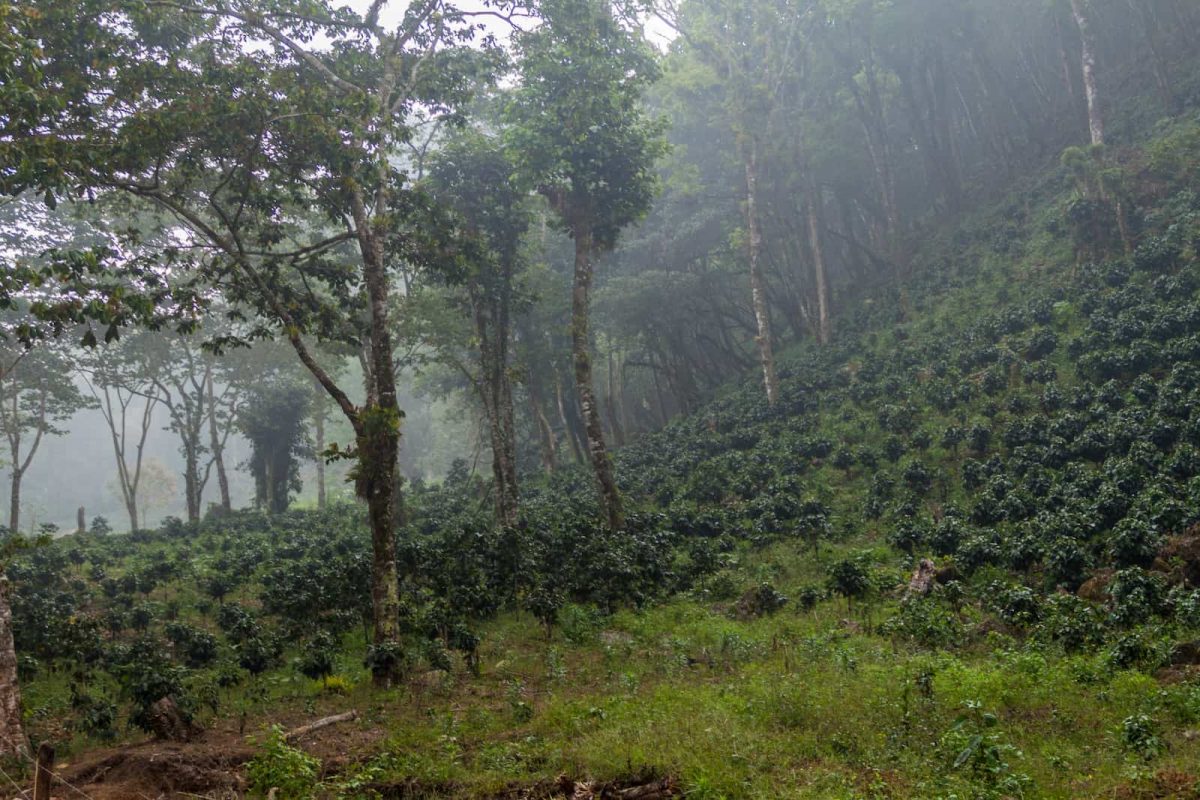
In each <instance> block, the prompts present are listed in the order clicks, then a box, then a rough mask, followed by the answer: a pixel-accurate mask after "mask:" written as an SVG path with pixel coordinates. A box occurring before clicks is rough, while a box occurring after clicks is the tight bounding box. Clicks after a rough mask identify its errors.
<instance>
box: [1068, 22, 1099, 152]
mask: <svg viewBox="0 0 1200 800" xmlns="http://www.w3.org/2000/svg"><path fill="white" fill-rule="evenodd" d="M1071 14H1072V16H1074V17H1075V25H1076V27H1078V28H1079V41H1080V50H1081V53H1082V61H1083V91H1084V95H1085V96H1086V97H1087V109H1088V130H1089V132H1090V133H1091V137H1092V144H1094V145H1101V144H1104V117H1103V114H1102V112H1101V110H1100V92H1099V90H1098V89H1097V88H1096V43H1095V41H1094V40H1093V39H1092V29H1091V20H1089V19H1088V15H1087V8H1086V6H1085V0H1071Z"/></svg>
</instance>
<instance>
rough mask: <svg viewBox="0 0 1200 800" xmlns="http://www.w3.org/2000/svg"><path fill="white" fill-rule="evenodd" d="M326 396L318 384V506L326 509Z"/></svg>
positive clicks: (316, 430)
mask: <svg viewBox="0 0 1200 800" xmlns="http://www.w3.org/2000/svg"><path fill="white" fill-rule="evenodd" d="M324 402H325V397H324V395H323V394H322V392H321V385H320V384H317V396H316V399H315V402H314V403H313V406H314V414H313V428H314V429H315V435H316V440H317V442H316V443H317V508H318V509H320V510H322V511H324V510H325V504H326V497H325V455H324V454H325V408H324V406H323V403H324Z"/></svg>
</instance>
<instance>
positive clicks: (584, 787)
mask: <svg viewBox="0 0 1200 800" xmlns="http://www.w3.org/2000/svg"><path fill="white" fill-rule="evenodd" d="M368 788H370V789H371V790H373V791H375V792H377V793H378V794H379V796H380V797H381V798H383V800H415V799H416V798H427V799H428V800H434V799H435V798H466V797H473V798H476V800H667V798H673V797H680V796H682V793H681V792H680V790H679V788H678V786H677V784H676V782H675V780H674V779H673V778H670V777H667V778H662V777H657V776H655V775H653V774H646V775H635V776H632V777H628V778H619V779H617V780H612V781H595V782H593V781H580V780H575V779H574V778H568V777H566V776H565V775H562V776H559V777H557V778H547V779H544V780H540V781H535V782H534V783H528V782H526V783H513V784H511V785H509V786H507V787H505V788H504V789H501V790H500V791H499V792H494V793H492V794H488V795H473V794H470V793H469V792H468V791H467V790H465V789H463V788H462V787H460V786H457V785H455V784H453V783H430V782H427V781H417V780H403V781H395V782H390V783H379V784H374V785H372V786H370V787H368Z"/></svg>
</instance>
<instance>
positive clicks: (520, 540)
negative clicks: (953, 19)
mask: <svg viewBox="0 0 1200 800" xmlns="http://www.w3.org/2000/svg"><path fill="white" fill-rule="evenodd" d="M1115 161H1116V163H1117V164H1118V165H1119V166H1118V167H1117V169H1119V171H1120V176H1121V181H1122V186H1123V187H1124V188H1123V189H1122V192H1123V193H1124V194H1123V197H1124V198H1125V204H1124V210H1122V211H1119V212H1118V213H1121V214H1128V218H1127V220H1126V223H1127V224H1128V226H1129V227H1130V229H1131V231H1132V235H1134V236H1135V237H1136V244H1135V245H1133V246H1131V247H1130V248H1129V251H1128V252H1127V253H1122V248H1121V245H1120V243H1119V242H1118V241H1116V240H1114V242H1113V245H1114V246H1113V247H1111V248H1105V255H1104V257H1103V258H1099V259H1094V258H1091V257H1089V254H1088V250H1087V245H1088V244H1089V243H1092V244H1094V243H1095V235H1096V234H1095V232H1096V231H1097V230H1106V231H1107V230H1112V229H1114V228H1115V223H1114V222H1113V221H1112V219H1113V218H1112V214H1113V213H1114V208H1113V204H1112V203H1111V202H1110V200H1108V199H1102V198H1101V197H1100V196H1099V195H1097V194H1089V189H1088V186H1089V181H1090V180H1091V179H1092V172H1090V171H1091V170H1093V167H1094V166H1095V163H1096V162H1095V161H1094V154H1093V153H1092V152H1091V151H1088V150H1086V149H1080V150H1073V151H1069V152H1068V153H1067V154H1066V155H1065V156H1064V158H1063V161H1062V164H1061V165H1060V166H1059V167H1058V168H1057V169H1056V170H1052V171H1050V172H1049V173H1047V174H1045V175H1043V176H1042V177H1041V178H1040V179H1039V180H1038V181H1037V182H1034V183H1031V184H1030V185H1027V186H1022V187H1020V189H1019V190H1014V193H1013V195H1012V197H1011V198H1009V199H1008V200H1006V201H1003V202H1001V203H999V204H997V205H996V206H994V207H992V208H990V209H988V210H987V211H985V212H980V213H979V214H977V215H976V216H974V217H973V218H971V219H969V220H967V221H966V222H965V223H963V224H962V225H959V226H956V227H955V228H953V229H949V230H946V231H944V232H943V233H942V234H941V235H940V236H939V237H938V238H936V239H933V240H931V241H929V242H928V243H927V244H926V245H925V246H924V248H923V249H922V252H921V255H920V256H919V258H918V259H917V261H918V264H919V265H918V267H917V268H914V270H913V275H914V277H912V278H910V279H906V280H905V281H904V282H903V283H901V282H899V281H897V282H895V283H892V284H889V285H887V286H885V287H884V288H882V289H879V290H876V291H873V292H871V293H868V294H866V295H864V296H863V297H862V298H861V299H860V300H859V301H858V302H857V304H856V305H855V306H854V307H853V308H851V309H849V310H847V311H846V312H845V313H844V314H843V315H842V316H841V317H840V318H839V319H838V320H837V321H836V330H835V333H836V335H835V336H834V338H833V341H832V343H831V344H829V345H828V346H825V347H818V346H816V344H815V343H812V344H802V345H799V346H796V347H794V348H792V349H791V350H789V351H787V352H785V353H782V354H780V357H779V364H778V377H779V390H780V391H779V399H778V402H776V403H775V404H773V405H770V404H768V402H767V398H766V397H765V396H764V394H763V392H762V387H761V384H760V382H759V379H758V378H756V377H749V378H747V379H746V380H745V381H744V382H742V383H735V384H730V385H728V386H726V387H724V388H723V389H722V390H721V391H720V392H719V393H718V396H717V398H716V399H715V400H713V401H712V402H710V403H709V404H707V405H705V406H703V407H701V408H700V409H699V410H698V411H696V412H694V413H692V414H690V415H687V416H681V417H678V418H677V419H676V420H674V421H673V422H671V423H670V424H669V425H667V426H666V427H665V428H663V429H662V430H661V431H658V432H655V433H648V434H645V435H643V436H641V437H639V438H638V439H636V440H635V441H634V442H632V443H630V444H628V445H626V446H624V447H621V448H619V449H617V450H615V451H614V453H613V464H614V473H615V477H616V481H617V484H618V486H619V488H620V490H621V492H622V495H623V497H624V499H625V505H626V508H625V520H624V527H623V529H622V530H619V531H614V530H612V529H611V528H610V527H609V526H608V525H606V524H604V523H603V522H602V521H601V520H602V519H603V514H602V512H601V509H600V508H599V506H598V504H597V500H596V498H595V492H594V491H593V489H592V483H591V480H592V477H591V475H590V473H589V472H588V471H587V470H586V468H585V467H584V466H582V465H578V466H574V467H570V466H568V467H564V468H560V469H559V470H558V471H556V472H554V473H553V474H551V475H545V476H542V477H540V478H538V479H537V481H536V482H535V481H534V480H532V479H530V480H526V482H525V485H524V487H523V489H522V498H521V507H520V512H519V519H518V522H517V524H516V525H513V526H503V527H499V528H498V527H497V526H496V525H495V524H494V518H493V515H492V511H493V509H492V503H493V498H492V496H491V491H492V489H491V485H490V483H488V482H486V481H484V480H483V479H481V478H479V477H477V476H476V475H474V474H473V473H472V471H471V470H470V469H469V468H468V466H467V465H466V464H465V463H461V462H460V463H457V464H456V465H455V468H454V469H452V470H451V473H450V475H449V476H448V477H447V478H446V479H445V480H444V481H442V482H440V483H437V484H432V485H424V484H421V483H419V482H418V483H417V484H415V485H412V486H411V487H410V488H409V492H408V494H407V495H406V498H405V503H406V508H405V514H406V521H405V523H404V524H403V525H402V526H400V529H399V533H398V535H397V537H396V548H397V557H398V562H399V565H400V566H399V573H400V589H401V591H400V609H401V613H400V619H401V632H402V636H401V638H400V644H399V645H398V646H396V647H394V648H391V649H388V648H380V647H378V646H375V647H368V645H369V643H370V641H371V636H370V634H371V629H370V623H371V613H372V605H371V597H370V594H369V591H368V589H369V586H370V583H371V581H370V575H371V569H372V560H371V531H370V528H369V526H368V524H367V520H366V517H365V514H364V511H363V509H362V507H361V506H359V505H356V504H340V505H339V504H335V505H331V506H330V507H329V508H327V509H326V510H323V511H301V510H292V511H287V512H283V513H278V514H267V513H263V512H233V513H225V514H213V515H210V516H209V517H208V518H206V519H204V520H203V521H200V522H190V523H189V522H182V521H178V520H172V521H168V523H167V524H165V525H163V526H162V527H161V528H159V529H158V530H155V531H137V532H135V533H133V534H130V535H117V534H113V533H110V532H109V531H108V525H107V523H105V521H104V520H96V521H94V522H93V523H92V524H91V526H90V530H88V531H86V532H82V533H77V534H74V535H69V536H63V537H60V538H58V539H56V540H54V541H53V542H51V543H48V544H45V545H44V546H41V547H37V548H34V549H31V550H29V551H27V552H24V553H22V554H20V555H19V556H17V557H16V559H15V560H14V561H13V563H12V564H11V565H10V566H9V567H8V569H7V574H8V576H9V579H10V580H11V581H12V584H13V593H12V607H13V616H14V626H13V627H14V631H15V635H16V648H17V652H18V653H19V658H20V662H19V666H20V671H21V678H22V682H23V687H24V699H25V706H26V716H27V724H28V726H29V729H30V731H31V735H32V736H33V738H34V739H35V740H36V739H53V740H56V741H58V742H60V743H61V742H64V741H68V740H69V741H70V742H71V745H70V747H71V748H72V749H73V750H74V751H76V752H79V751H83V750H86V749H88V748H91V747H95V746H97V745H99V744H101V743H104V742H113V741H118V740H124V739H126V738H128V737H131V736H135V735H137V731H138V729H139V727H144V726H145V725H146V722H147V714H148V713H149V707H150V705H152V704H153V703H154V702H155V701H157V700H159V699H160V698H162V697H164V696H167V697H171V698H173V699H174V700H175V701H176V703H178V705H179V706H180V708H181V709H182V710H183V711H184V712H185V713H186V714H187V715H189V716H190V717H192V718H193V719H195V720H197V721H199V722H202V723H206V724H207V723H210V722H212V721H213V720H218V719H219V720H238V723H239V728H240V729H241V731H242V732H243V733H244V734H245V735H248V736H252V737H254V740H255V741H256V742H258V743H259V746H260V750H259V755H258V756H257V757H256V759H255V760H254V761H253V762H251V765H250V767H249V768H248V770H247V772H248V775H249V777H250V780H251V782H252V784H253V785H254V787H255V788H257V789H259V790H262V791H263V792H264V793H265V791H266V790H267V789H269V788H271V787H283V786H285V785H286V786H288V787H289V789H288V790H287V792H286V794H287V796H289V797H303V796H306V795H312V794H318V793H321V792H324V793H328V794H337V795H340V796H346V797H372V796H377V793H378V792H379V791H380V787H382V786H385V785H388V782H389V781H401V780H412V781H416V785H417V786H418V787H420V790H421V791H426V792H427V793H428V794H429V795H431V796H455V795H456V794H459V795H466V796H479V795H480V794H482V793H485V792H489V791H499V790H500V789H502V788H504V787H505V786H508V785H510V784H512V783H513V782H517V781H533V780H538V779H544V778H553V777H554V776H556V775H559V774H569V775H589V776H596V777H599V778H612V777H616V776H620V775H623V774H627V773H629V772H631V771H636V770H644V769H650V770H654V771H656V772H658V773H659V774H664V775H668V774H669V775H673V776H676V777H677V778H678V780H679V781H680V782H681V786H682V789H683V792H684V794H685V796H687V797H694V798H732V797H760V798H767V797H847V798H850V797H854V798H876V797H880V798H882V797H942V798H951V797H959V798H963V797H978V798H992V797H994V798H1001V797H1122V798H1125V797H1128V798H1142V797H1147V798H1149V797H1197V796H1200V773H1198V772H1197V770H1196V764H1197V763H1200V679H1198V677H1197V665H1198V664H1200V302H1198V292H1200V192H1198V191H1197V188H1196V183H1195V178H1196V177H1197V175H1200V121H1197V120H1194V119H1186V118H1183V119H1180V120H1177V121H1175V122H1172V123H1165V124H1164V125H1162V126H1160V127H1159V128H1158V129H1157V130H1155V131H1154V133H1153V135H1152V136H1150V137H1149V138H1147V139H1146V140H1145V141H1144V142H1142V143H1141V144H1139V145H1138V146H1136V147H1134V146H1130V147H1128V148H1126V149H1124V150H1122V151H1120V152H1118V153H1117V154H1116V155H1115ZM1111 168H1112V167H1106V169H1111ZM1112 235H1113V236H1114V237H1115V236H1116V233H1115V231H1114V232H1113V233H1112ZM925 559H928V560H929V562H930V564H929V565H927V570H928V572H929V582H928V586H913V587H909V582H910V576H912V575H913V573H914V571H916V570H918V569H919V567H920V565H921V562H922V561H923V560H925ZM364 654H366V660H365V661H364ZM380 659H384V660H387V661H388V663H389V666H390V668H391V671H394V672H395V673H396V674H399V675H400V676H402V677H401V680H400V682H399V683H398V684H397V685H395V686H394V687H392V688H388V689H380V688H377V687H373V686H372V685H371V675H372V674H373V673H374V674H378V673H379V669H378V667H379V664H378V661H379V660H380ZM281 708H289V709H293V710H303V711H304V712H305V713H307V714H316V713H318V712H330V713H331V712H332V711H336V710H344V709H347V708H356V709H358V710H359V711H360V713H361V715H362V717H361V718H360V721H359V722H357V723H353V724H355V725H359V726H363V727H369V728H373V729H381V730H383V731H385V734H384V737H383V739H382V740H381V741H380V742H379V743H378V746H377V747H376V748H375V752H374V753H373V754H372V755H371V756H370V757H368V758H364V759H363V760H360V761H355V762H354V763H351V764H348V765H347V764H343V765H340V766H339V767H338V768H336V769H325V768H323V767H322V765H321V764H319V763H317V762H316V761H314V760H312V759H311V757H307V756H304V754H303V753H302V752H300V751H299V750H296V749H295V748H292V747H290V746H289V745H288V744H287V743H286V742H285V741H283V739H282V738H281V734H280V733H279V732H275V733H271V732H269V731H268V730H267V724H268V722H269V721H270V720H271V719H272V718H273V717H274V716H277V715H278V714H279V709H281ZM288 781H290V782H291V783H288ZM373 792H374V793H376V794H373Z"/></svg>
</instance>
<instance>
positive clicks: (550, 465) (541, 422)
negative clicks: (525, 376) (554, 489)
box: [525, 375, 558, 472]
mask: <svg viewBox="0 0 1200 800" xmlns="http://www.w3.org/2000/svg"><path fill="white" fill-rule="evenodd" d="M525 388H526V390H527V391H528V392H529V405H530V407H531V409H532V411H533V417H534V419H535V420H537V426H538V434H539V435H538V441H539V442H540V444H541V450H542V467H543V468H545V470H546V472H554V470H555V468H556V467H557V466H558V464H557V461H558V457H557V453H556V450H557V449H558V448H557V445H558V443H557V442H556V441H555V439H554V428H553V427H551V425H550V420H549V419H547V418H546V412H545V411H543V410H542V403H541V399H540V397H539V396H538V391H537V389H536V388H535V378H534V376H533V375H530V376H529V382H528V383H527V384H526V387H525Z"/></svg>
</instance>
